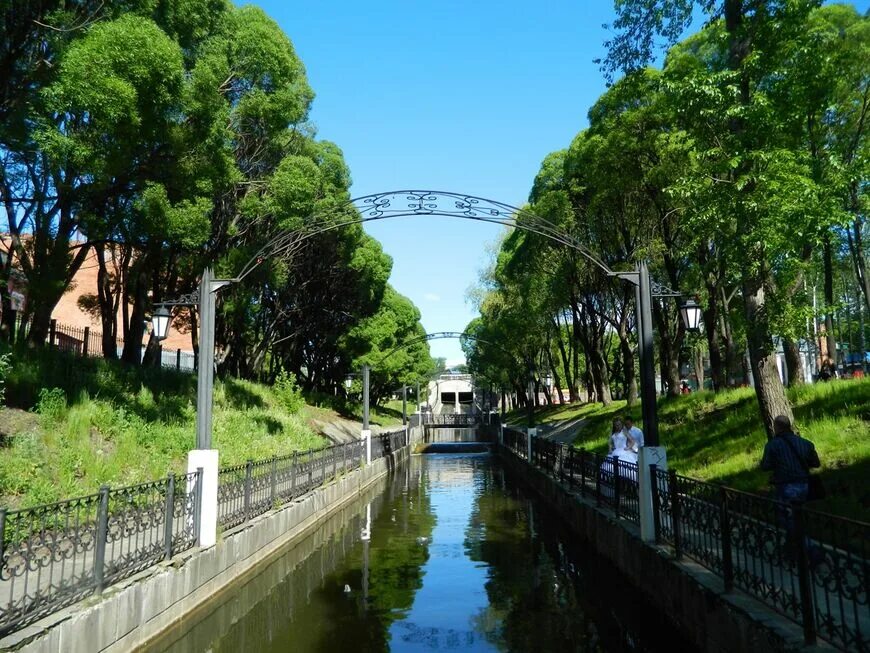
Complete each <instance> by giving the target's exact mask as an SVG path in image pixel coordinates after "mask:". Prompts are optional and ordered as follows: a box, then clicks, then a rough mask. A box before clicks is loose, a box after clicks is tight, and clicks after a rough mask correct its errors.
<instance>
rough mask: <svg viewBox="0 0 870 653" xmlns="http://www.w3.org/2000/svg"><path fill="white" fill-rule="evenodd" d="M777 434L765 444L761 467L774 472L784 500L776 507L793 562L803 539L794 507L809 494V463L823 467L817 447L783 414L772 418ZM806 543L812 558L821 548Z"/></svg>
mask: <svg viewBox="0 0 870 653" xmlns="http://www.w3.org/2000/svg"><path fill="white" fill-rule="evenodd" d="M773 432H774V434H775V436H774V437H773V438H771V439H770V440H768V441H767V444H766V445H764V455H763V456H762V457H761V469H763V470H765V471H768V472H773V474H772V477H773V478H772V480H773V486H774V496H775V498H776V499H777V500H778V501H781V502H782V504H785V505H782V504H780V505H779V507H777V509H776V514H777V520H778V521H779V523H780V525H781V526H782V527H783V528H784V529H785V532H786V548H785V551H784V553H785V559H786V560H788V561H790V562H792V563H794V561H795V560H796V557H797V552H798V550H799V547H800V546H801V542H800V541H799V540H798V538H797V533H796V532H795V521H794V507H796V506H799V505H801V504H802V503H805V502H806V500H807V495H808V494H809V479H810V471H809V468H810V467H821V463H820V462H819V456H818V454H817V453H816V447H815V445H813V443H812V442H810V441H809V440H805V439H804V438H802V437H800V436H798V435H795V433H794V431H793V430H792V427H791V420H789V418H788V417H786V416H785V415H780V416H778V417H777V418H776V419H774V420H773ZM804 547H805V549H806V551H807V554H808V555H809V556H810V560H811V561H812V560H815V559H816V558H817V557H818V550H817V549H816V547H814V546H812V545H811V544H810V543H809V542H808V541H805V543H804Z"/></svg>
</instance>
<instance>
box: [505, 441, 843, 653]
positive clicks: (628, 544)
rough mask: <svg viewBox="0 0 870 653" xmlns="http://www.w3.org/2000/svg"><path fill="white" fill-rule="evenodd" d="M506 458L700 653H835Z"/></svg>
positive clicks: (507, 453) (554, 482)
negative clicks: (811, 652) (826, 652)
mask: <svg viewBox="0 0 870 653" xmlns="http://www.w3.org/2000/svg"><path fill="white" fill-rule="evenodd" d="M499 453H500V457H501V459H502V461H503V462H504V465H505V467H506V468H507V469H508V470H509V471H510V472H511V473H513V474H515V475H517V476H518V477H520V478H522V479H523V480H524V481H525V482H526V484H527V485H528V486H530V487H531V488H532V489H533V490H534V491H535V492H537V493H538V494H539V495H541V496H542V497H543V498H544V499H545V501H546V502H547V503H548V504H549V505H550V506H552V508H553V509H554V510H555V511H556V512H557V514H559V515H560V516H561V517H562V518H563V519H564V521H565V524H566V525H567V526H568V527H569V528H570V529H571V530H572V531H573V532H575V533H576V534H577V535H578V536H580V537H581V538H583V539H584V540H585V541H587V542H588V543H589V544H590V545H592V547H593V548H594V549H595V550H596V551H597V552H598V553H599V554H601V555H602V556H604V557H605V558H607V559H608V560H610V561H612V562H613V563H614V565H615V566H616V567H617V568H618V569H619V570H620V571H621V572H622V573H624V574H625V576H627V577H628V578H629V579H630V580H632V581H633V582H634V584H635V585H636V587H637V588H638V590H639V591H640V592H642V593H643V594H644V595H645V597H646V598H647V599H648V600H650V601H652V602H654V603H655V604H656V605H658V606H660V607H661V609H662V611H663V612H664V613H665V614H667V615H669V616H670V618H671V619H672V620H673V623H674V625H675V626H676V627H677V628H678V629H679V630H680V631H681V632H682V633H684V634H685V636H686V637H687V639H689V640H690V641H692V642H694V643H695V644H696V645H697V646H698V648H699V649H700V650H702V651H710V652H716V653H737V652H739V651H747V652H750V651H751V652H757V651H764V652H766V653H773V652H781V651H782V652H784V651H801V650H814V651H817V650H823V649H824V650H833V649H829V647H827V646H826V645H824V644H820V645H818V646H815V647H812V649H810V648H809V647H806V646H805V645H804V642H803V633H802V631H801V629H800V627H799V626H797V625H796V624H794V623H792V622H790V621H788V620H787V619H785V618H784V617H782V616H780V615H778V614H777V613H776V612H774V611H773V610H771V609H769V608H767V607H766V606H764V605H763V604H761V603H760V602H759V601H756V600H755V599H753V598H751V597H749V596H746V595H743V594H740V593H739V592H727V593H726V592H725V591H724V587H723V584H722V581H721V579H720V578H718V577H717V576H715V575H714V574H713V573H712V572H710V571H708V570H706V569H704V568H703V567H701V566H700V565H698V564H696V563H693V562H690V561H676V560H673V558H672V556H671V554H670V552H668V551H667V550H666V549H664V548H663V547H659V546H657V545H654V544H647V543H644V542H643V541H642V540H641V538H640V529H639V528H638V527H637V526H635V525H634V524H631V523H629V522H626V521H624V520H620V519H616V518H615V516H614V515H613V513H611V512H609V511H608V510H605V509H602V508H598V507H597V506H596V505H595V503H594V501H587V500H586V499H583V498H581V497H580V495H579V493H577V492H572V491H571V490H570V488H568V487H567V486H566V485H562V484H561V483H559V482H558V481H557V480H555V479H554V478H552V477H550V476H548V475H547V474H545V473H544V472H542V471H540V470H538V469H536V468H534V467H532V466H530V465H529V464H528V463H527V462H526V461H525V460H523V459H520V458H518V457H516V456H515V455H514V454H513V452H511V451H510V450H509V449H506V448H499Z"/></svg>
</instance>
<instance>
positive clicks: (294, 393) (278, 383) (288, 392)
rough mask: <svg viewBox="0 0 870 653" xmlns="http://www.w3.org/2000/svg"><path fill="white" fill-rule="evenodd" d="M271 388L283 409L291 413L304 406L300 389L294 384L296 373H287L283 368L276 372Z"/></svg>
mask: <svg viewBox="0 0 870 653" xmlns="http://www.w3.org/2000/svg"><path fill="white" fill-rule="evenodd" d="M272 390H273V392H274V393H275V397H277V399H278V401H279V402H280V403H281V405H282V406H283V407H284V409H285V410H286V411H287V412H288V413H290V414H291V415H294V414H296V413H298V412H299V411H300V410H302V408H303V407H304V406H305V399H304V398H303V397H302V391H301V390H300V389H299V386H298V385H297V384H296V375H295V374H293V373H292V372H289V373H288V372H285V371H284V370H281V371H280V372H278V376H277V377H276V378H275V385H274V386H273V387H272Z"/></svg>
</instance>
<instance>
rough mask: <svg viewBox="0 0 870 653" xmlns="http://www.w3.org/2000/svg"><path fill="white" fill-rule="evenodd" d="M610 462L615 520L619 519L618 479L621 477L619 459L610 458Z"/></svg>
mask: <svg viewBox="0 0 870 653" xmlns="http://www.w3.org/2000/svg"><path fill="white" fill-rule="evenodd" d="M610 460H612V461H613V464H612V469H613V512H614V513H615V514H616V518H617V519H619V503H620V492H619V485H620V483H619V479H620V478H622V475H621V474H620V473H619V459H617V458H616V456H611V457H610Z"/></svg>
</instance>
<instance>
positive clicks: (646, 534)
mask: <svg viewBox="0 0 870 653" xmlns="http://www.w3.org/2000/svg"><path fill="white" fill-rule="evenodd" d="M650 465H656V466H657V467H658V468H659V469H667V468H668V456H667V452H666V451H665V448H664V447H641V448H640V450H639V452H638V459H637V477H638V478H637V483H638V488H637V492H638V500H639V501H638V503H639V511H640V537H641V539H642V540H643V541H644V542H655V539H656V525H655V515H654V514H653V501H652V487H653V483H655V479H654V478H653V477H652V475H651V474H650V472H649V466H650Z"/></svg>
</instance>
